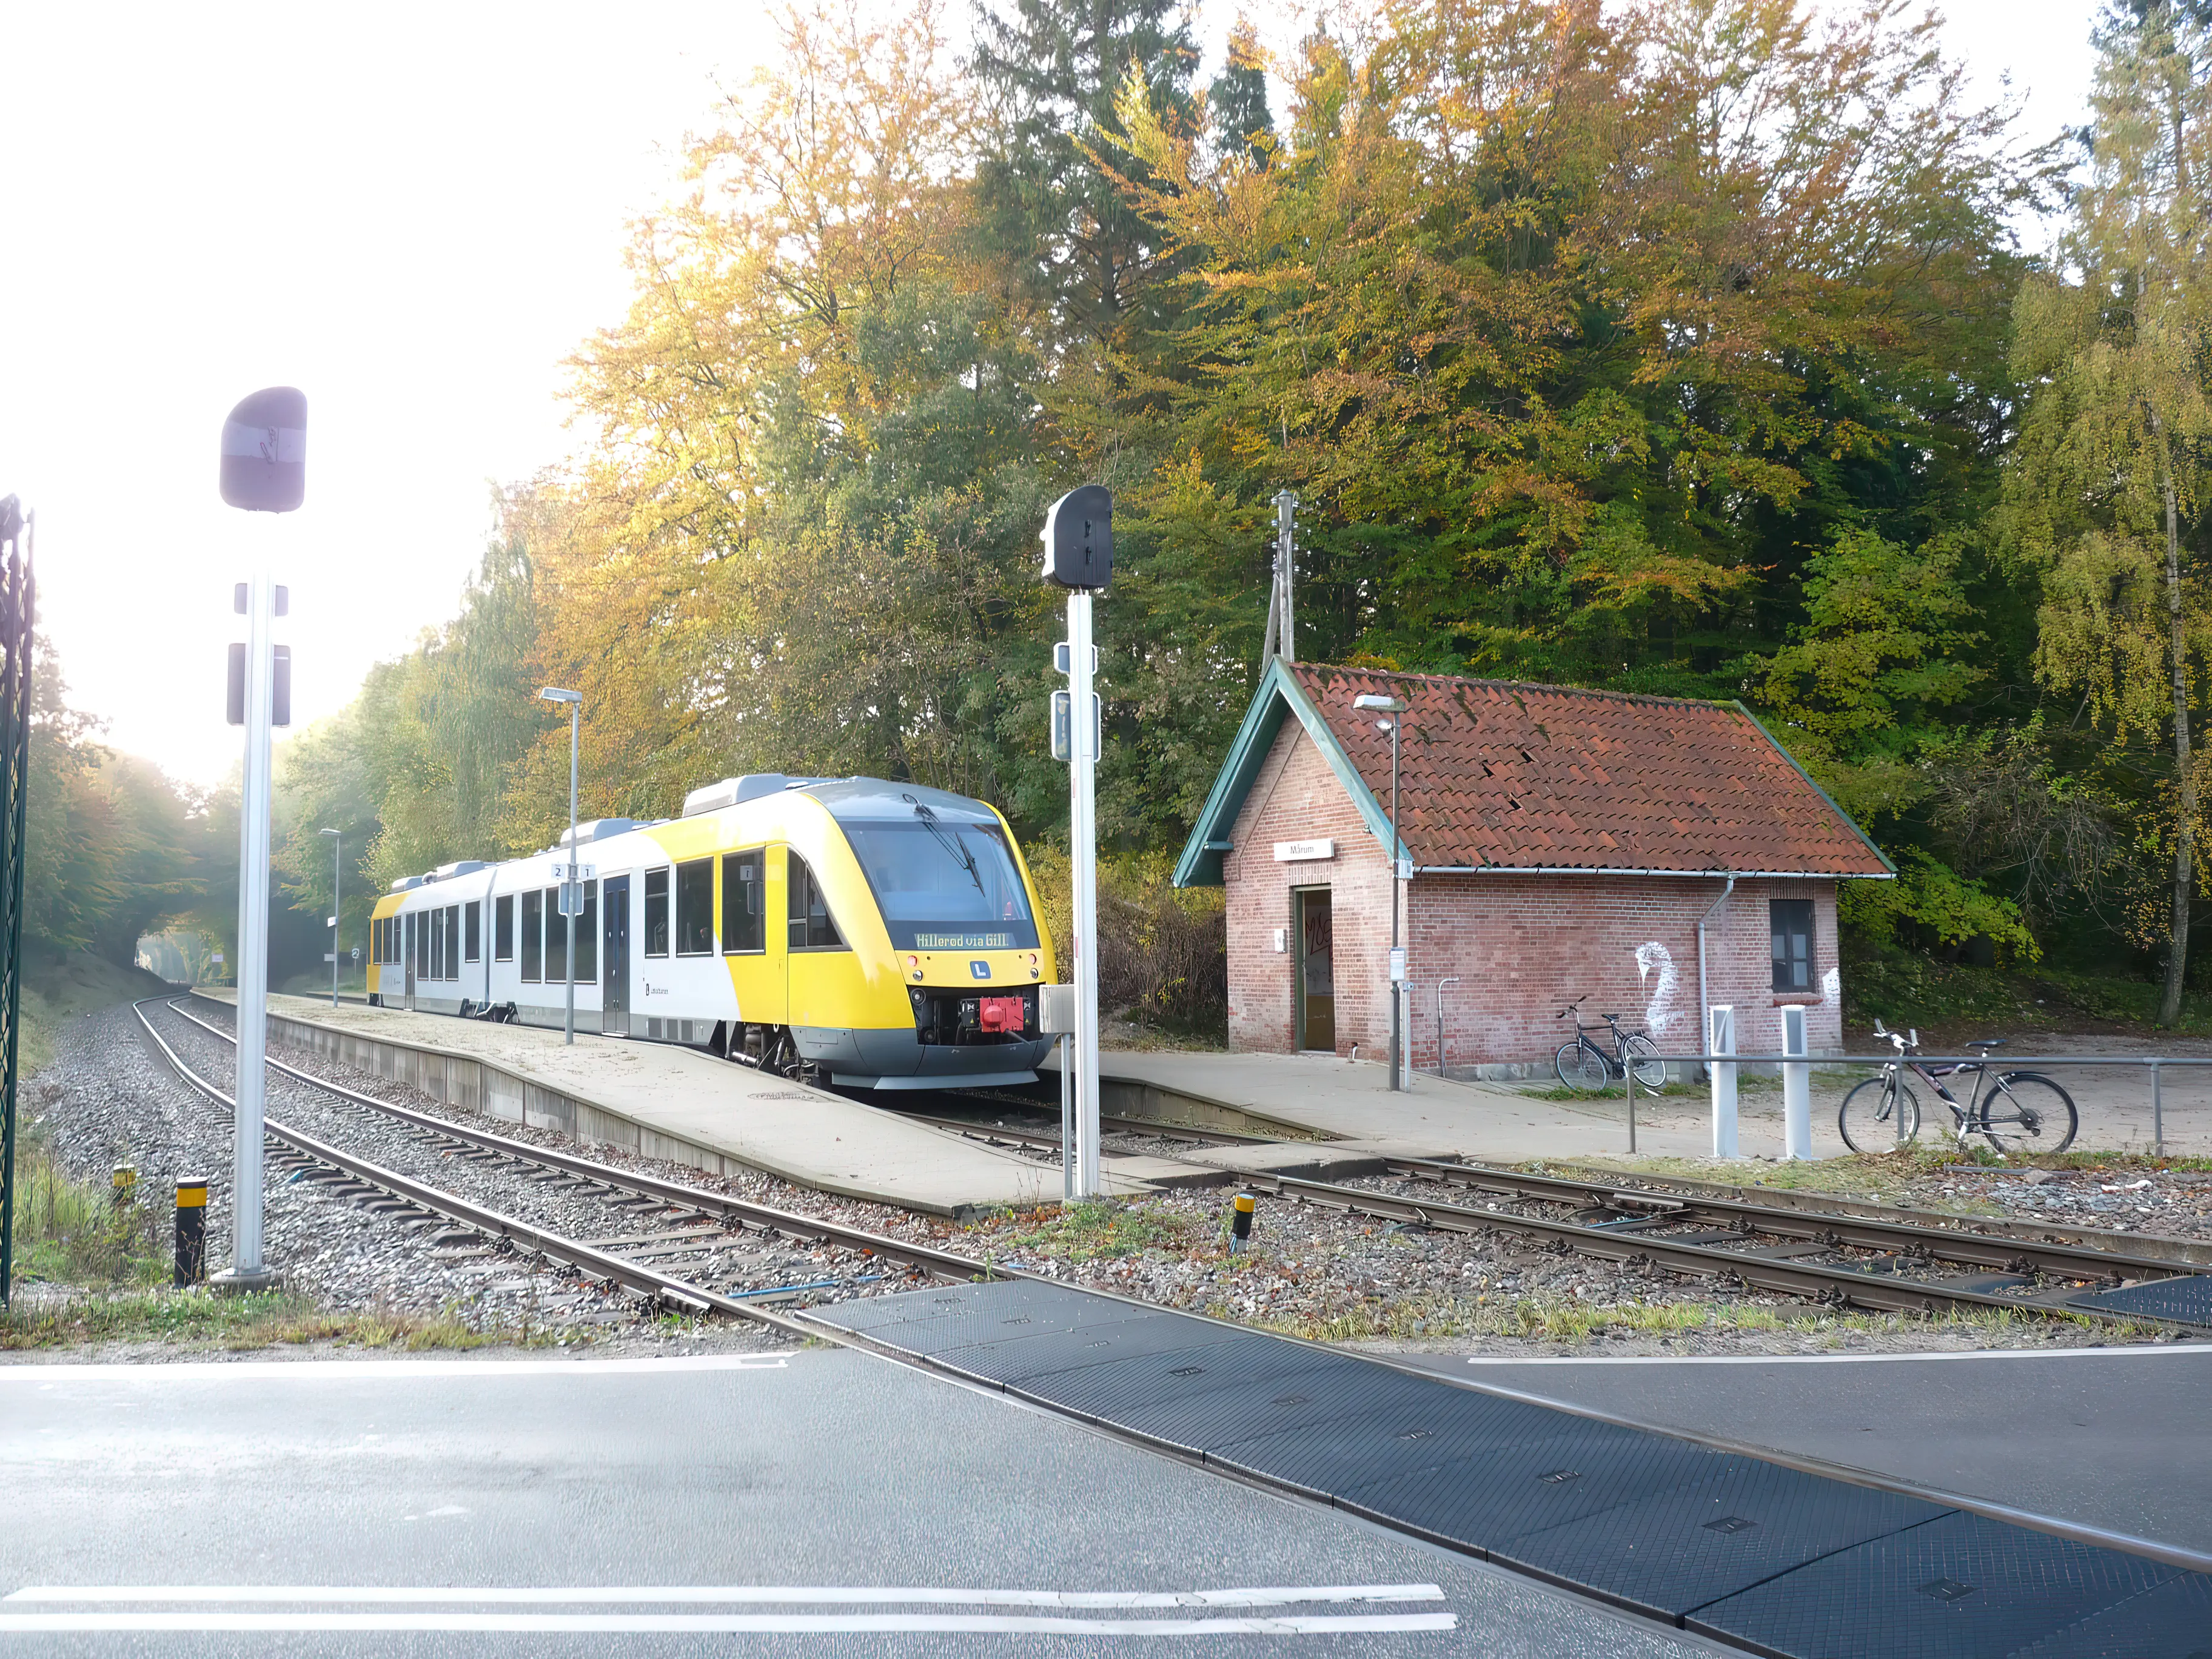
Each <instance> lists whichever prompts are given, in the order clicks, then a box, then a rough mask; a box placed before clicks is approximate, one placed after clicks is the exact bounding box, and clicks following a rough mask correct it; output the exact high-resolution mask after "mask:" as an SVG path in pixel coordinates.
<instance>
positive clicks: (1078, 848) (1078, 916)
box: [1067, 588, 1099, 1198]
mask: <svg viewBox="0 0 2212 1659" xmlns="http://www.w3.org/2000/svg"><path fill="white" fill-rule="evenodd" d="M1067 689H1068V711H1069V716H1070V722H1071V725H1072V727H1073V729H1072V730H1071V732H1069V737H1070V738H1071V739H1072V740H1073V754H1074V760H1073V763H1072V764H1071V765H1070V766H1069V768H1068V784H1069V798H1068V809H1069V810H1068V826H1067V829H1068V835H1067V850H1068V866H1069V878H1070V879H1069V883H1068V884H1069V886H1070V887H1071V888H1072V889H1073V892H1072V893H1071V895H1070V896H1071V897H1072V898H1073V909H1074V915H1073V918H1072V920H1073V928H1072V930H1071V931H1073V933H1074V935H1075V938H1074V940H1073V944H1074V955H1075V1052H1074V1054H1073V1059H1074V1060H1075V1195H1076V1196H1077V1197H1078V1198H1096V1197H1097V1196H1098V1191H1099V1186H1098V797H1097V787H1098V732H1097V726H1094V725H1093V724H1092V721H1091V693H1092V686H1091V594H1090V592H1088V591H1087V590H1085V589H1083V588H1072V589H1070V590H1069V592H1068V595H1067Z"/></svg>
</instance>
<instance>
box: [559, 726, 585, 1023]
mask: <svg viewBox="0 0 2212 1659" xmlns="http://www.w3.org/2000/svg"><path fill="white" fill-rule="evenodd" d="M583 714H584V705H583V702H582V700H581V699H578V700H577V701H576V702H572V703H570V704H569V705H568V880H567V881H565V882H563V883H562V884H561V901H562V908H563V909H565V910H566V911H568V1029H567V1032H566V1034H565V1035H564V1036H562V1039H561V1040H562V1042H574V1041H575V1040H576V912H577V911H578V910H580V909H581V908H583V894H582V893H581V892H580V888H581V887H582V886H583V881H582V879H581V878H580V877H579V876H578V875H577V873H576V871H577V867H578V866H577V864H576V730H577V725H578V722H579V721H580V720H581V719H582V718H583Z"/></svg>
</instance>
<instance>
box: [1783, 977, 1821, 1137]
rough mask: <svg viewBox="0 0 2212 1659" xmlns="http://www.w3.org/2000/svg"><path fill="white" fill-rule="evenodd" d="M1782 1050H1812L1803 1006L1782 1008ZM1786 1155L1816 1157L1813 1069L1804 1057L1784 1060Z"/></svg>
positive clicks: (1786, 1052)
mask: <svg viewBox="0 0 2212 1659" xmlns="http://www.w3.org/2000/svg"><path fill="white" fill-rule="evenodd" d="M1782 1052H1783V1053H1784V1054H1810V1053H1811V1050H1810V1049H1808V1048H1807V1047H1806V1046H1805V1011H1804V1010H1803V1009H1802V1008H1784V1010H1783V1011H1782ZM1782 1155H1783V1156H1784V1158H1810V1157H1812V1156H1813V1068H1812V1067H1811V1066H1808V1065H1806V1064H1805V1063H1804V1062H1803V1061H1802V1060H1784V1062H1783V1064H1782Z"/></svg>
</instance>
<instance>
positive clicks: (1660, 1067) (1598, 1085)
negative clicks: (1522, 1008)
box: [1553, 995, 1667, 1094]
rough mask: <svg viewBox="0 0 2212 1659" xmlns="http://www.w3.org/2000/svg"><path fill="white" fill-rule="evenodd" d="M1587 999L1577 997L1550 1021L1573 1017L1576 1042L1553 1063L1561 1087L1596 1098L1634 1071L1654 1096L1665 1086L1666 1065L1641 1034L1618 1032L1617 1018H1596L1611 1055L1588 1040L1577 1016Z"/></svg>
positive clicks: (1561, 1048)
mask: <svg viewBox="0 0 2212 1659" xmlns="http://www.w3.org/2000/svg"><path fill="white" fill-rule="evenodd" d="M1588 1000H1589V998H1588V997H1587V996H1586V995H1585V996H1579V997H1577V998H1576V999H1575V1000H1573V1001H1572V1002H1571V1003H1569V1004H1568V1005H1567V1006H1565V1007H1564V1008H1562V1009H1560V1010H1559V1012H1558V1014H1556V1015H1555V1016H1553V1018H1558V1019H1565V1018H1567V1017H1568V1016H1569V1015H1573V1016H1574V1021H1575V1040H1574V1041H1573V1042H1563V1043H1561V1044H1560V1045H1559V1057H1558V1059H1557V1060H1555V1061H1554V1062H1553V1063H1554V1065H1555V1066H1556V1068H1557V1070H1558V1072H1559V1081H1560V1083H1561V1084H1562V1085H1565V1087H1567V1088H1570V1089H1581V1090H1583V1091H1587V1092H1589V1093H1590V1094H1596V1093H1597V1092H1599V1091H1601V1090H1602V1089H1603V1088H1604V1087H1605V1086H1606V1085H1607V1084H1608V1083H1611V1082H1612V1081H1613V1079H1615V1078H1626V1076H1627V1075H1628V1068H1629V1067H1630V1066H1635V1067H1636V1080H1637V1081H1638V1083H1640V1084H1642V1085H1644V1087H1645V1088H1647V1089H1649V1090H1650V1091H1651V1092H1652V1093H1653V1094H1657V1093H1658V1092H1659V1091H1660V1090H1662V1089H1663V1088H1665V1087H1666V1086H1667V1062H1666V1061H1665V1060H1662V1059H1660V1058H1659V1050H1658V1048H1657V1046H1656V1044H1654V1043H1653V1042H1652V1041H1651V1039H1650V1037H1648V1036H1644V1033H1643V1032H1641V1031H1624V1030H1621V1029H1620V1015H1619V1014H1600V1015H1599V1016H1598V1018H1600V1019H1601V1020H1603V1021H1604V1022H1605V1024H1606V1029H1607V1030H1609V1031H1611V1032H1612V1033H1613V1052H1612V1053H1611V1054H1607V1053H1606V1051H1605V1050H1604V1049H1602V1048H1599V1047H1598V1045H1597V1044H1596V1043H1595V1042H1593V1041H1591V1039H1590V1028H1589V1027H1588V1026H1586V1025H1584V1024H1583V1021H1582V1015H1581V1013H1580V1012H1577V1011H1578V1010H1579V1009H1580V1008H1581V1007H1582V1006H1583V1003H1585V1002H1587V1001H1588Z"/></svg>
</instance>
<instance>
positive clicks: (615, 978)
mask: <svg viewBox="0 0 2212 1659" xmlns="http://www.w3.org/2000/svg"><path fill="white" fill-rule="evenodd" d="M599 906H600V915H601V917H602V920H601V921H600V924H599V928H600V945H599V973H600V976H601V982H602V984H603V985H604V986H605V989H604V990H602V991H601V992H600V993H599V1007H600V1010H601V1012H600V1015H599V1030H602V1031H604V1032H605V1033H606V1034H607V1035H608V1036H629V877H628V876H609V877H608V878H606V880H605V881H604V882H602V883H601V884H600V893H599Z"/></svg>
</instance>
